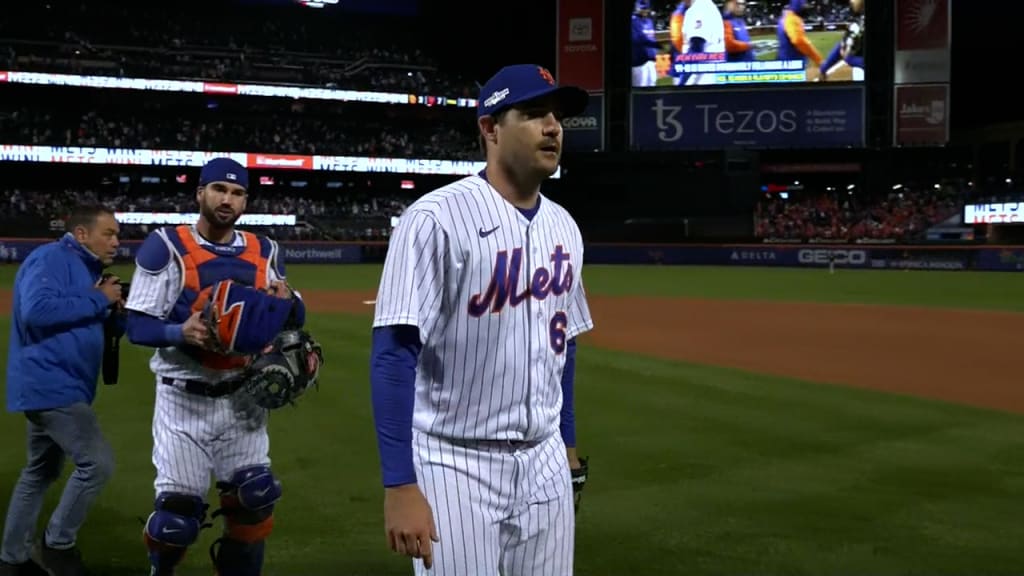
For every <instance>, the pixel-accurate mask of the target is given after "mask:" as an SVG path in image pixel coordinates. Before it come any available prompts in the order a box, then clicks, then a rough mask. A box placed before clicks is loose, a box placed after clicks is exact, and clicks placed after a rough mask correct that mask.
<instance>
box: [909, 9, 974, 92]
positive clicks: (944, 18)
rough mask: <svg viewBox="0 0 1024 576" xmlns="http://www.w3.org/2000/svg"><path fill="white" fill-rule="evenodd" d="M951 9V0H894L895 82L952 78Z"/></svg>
mask: <svg viewBox="0 0 1024 576" xmlns="http://www.w3.org/2000/svg"><path fill="white" fill-rule="evenodd" d="M971 9H972V10H973V9H974V8H971ZM951 11H952V0H895V17H894V18H893V20H894V25H895V27H896V30H895V34H896V42H895V44H896V46H895V50H896V53H895V55H894V58H893V64H894V77H893V81H894V82H895V83H896V84H920V83H928V82H949V80H950V41H951V38H952V27H951V23H952V18H951V17H950V16H951Z"/></svg>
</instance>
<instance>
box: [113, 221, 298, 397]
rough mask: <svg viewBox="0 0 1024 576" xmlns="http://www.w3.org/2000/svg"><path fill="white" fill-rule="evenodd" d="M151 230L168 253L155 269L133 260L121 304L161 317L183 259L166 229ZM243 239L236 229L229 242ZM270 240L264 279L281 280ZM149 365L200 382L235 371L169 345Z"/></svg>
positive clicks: (174, 295) (177, 288) (180, 283)
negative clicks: (213, 367)
mask: <svg viewBox="0 0 1024 576" xmlns="http://www.w3.org/2000/svg"><path fill="white" fill-rule="evenodd" d="M191 232H192V237H193V238H195V240H196V242H198V243H199V244H200V245H206V246H209V245H211V243H210V242H208V241H207V240H206V239H204V238H203V237H202V236H201V235H200V234H199V233H197V232H196V230H195V227H192V229H191ZM154 234H155V235H156V236H157V237H158V238H160V240H162V241H163V242H164V243H165V244H166V245H167V249H168V251H170V254H171V257H170V259H169V260H168V262H167V264H166V265H164V266H163V268H160V269H158V270H146V269H145V268H143V267H142V266H140V265H139V264H138V263H137V262H136V266H135V272H134V273H133V274H132V285H131V291H130V293H129V294H128V301H127V302H126V303H125V308H127V309H128V310H135V311H137V312H142V313H144V314H149V315H150V316H155V317H157V318H160V319H161V320H164V319H166V318H167V315H168V314H170V313H171V309H172V308H174V303H175V302H176V301H177V300H178V297H179V296H180V295H181V291H182V289H183V288H184V285H185V277H184V274H183V273H182V270H183V269H184V263H183V261H182V258H181V255H180V254H178V252H177V250H176V249H175V247H174V244H173V243H172V242H171V241H170V240H168V239H167V232H166V229H164V228H160V229H157V230H154V231H153V232H151V233H150V236H152V235H154ZM245 243H246V239H245V236H244V235H242V234H238V233H236V234H235V237H234V240H232V242H231V245H232V246H245ZM270 243H271V246H272V251H271V256H270V263H271V265H269V266H267V282H268V283H269V282H271V281H274V280H282V278H280V277H279V275H278V273H277V258H278V246H277V243H276V242H274V241H273V240H270ZM296 295H297V296H298V292H296ZM149 368H150V370H152V371H153V373H154V374H156V375H157V376H164V377H167V378H177V379H181V380H201V381H204V382H216V381H218V380H223V379H227V378H231V377H234V376H236V375H237V374H238V372H239V371H238V370H234V371H215V370H210V369H209V368H206V367H204V366H202V365H200V364H199V363H198V362H197V361H196V360H195V359H194V358H192V357H190V356H189V355H187V354H185V352H183V351H181V350H180V349H178V348H177V347H173V346H172V347H166V348H157V349H156V351H155V352H154V353H153V356H152V358H151V359H150V361H149Z"/></svg>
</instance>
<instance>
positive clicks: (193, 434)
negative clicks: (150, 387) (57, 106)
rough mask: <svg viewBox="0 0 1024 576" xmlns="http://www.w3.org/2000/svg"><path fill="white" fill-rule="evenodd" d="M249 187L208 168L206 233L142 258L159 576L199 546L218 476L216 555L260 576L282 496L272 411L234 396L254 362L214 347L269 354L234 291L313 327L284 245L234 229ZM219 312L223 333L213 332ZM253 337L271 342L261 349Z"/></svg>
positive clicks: (149, 248)
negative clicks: (273, 303)
mask: <svg viewBox="0 0 1024 576" xmlns="http://www.w3.org/2000/svg"><path fill="white" fill-rule="evenodd" d="M248 185H249V182H248V174H247V172H246V169H245V168H244V167H242V166H241V165H240V164H238V163H237V162H235V161H233V160H231V159H229V158H216V159H213V160H211V161H210V162H209V163H207V164H206V165H205V166H204V167H203V168H202V171H201V173H200V177H199V187H198V189H197V191H196V199H197V200H198V203H199V220H198V222H196V224H195V225H193V226H177V227H169V228H161V229H158V230H155V231H153V232H151V233H150V234H149V235H148V236H147V237H146V239H145V241H144V242H143V243H142V245H141V247H140V248H139V251H138V254H137V255H136V262H135V264H136V269H135V273H134V275H133V277H132V290H131V292H130V295H129V297H128V301H127V303H126V308H127V309H128V310H129V317H128V337H129V340H130V341H132V342H133V343H135V344H140V345H144V346H149V347H153V348H155V349H156V350H155V352H154V354H153V356H152V359H151V360H150V369H151V370H152V371H153V372H154V373H155V375H156V406H155V414H154V417H153V464H154V465H155V467H156V481H155V483H154V487H155V489H156V501H155V504H154V508H155V509H154V511H153V512H152V514H150V516H149V519H148V520H147V522H146V526H145V528H144V540H145V543H146V546H147V549H148V552H149V559H150V564H151V566H152V567H151V574H152V575H160V576H166V575H170V574H173V573H174V568H175V566H176V565H177V564H178V563H179V562H180V561H181V559H182V557H183V556H184V554H185V551H186V549H187V547H188V546H190V545H191V544H193V543H194V542H195V541H196V540H197V539H198V536H199V530H200V527H201V526H202V524H203V522H204V520H205V518H206V511H207V509H208V505H207V504H205V503H204V500H205V499H204V496H205V494H206V493H207V490H208V489H209V483H210V474H211V472H212V473H213V475H214V476H215V477H216V479H217V486H218V488H219V489H220V494H221V497H220V509H219V510H217V511H216V512H215V513H214V516H218V515H224V517H225V530H224V535H223V537H222V538H220V539H219V540H218V541H217V542H215V543H214V549H211V556H212V557H213V558H214V564H215V567H216V570H217V574H219V575H220V576H257V575H258V574H260V571H261V567H262V564H263V550H264V540H265V539H266V538H267V536H268V535H269V534H270V532H271V529H272V527H273V509H274V505H275V503H276V501H277V500H278V499H279V498H280V496H281V486H280V483H279V482H278V481H277V480H276V479H275V477H274V475H273V473H272V472H271V469H270V458H269V440H268V437H267V429H266V418H267V414H266V411H265V410H263V409H261V408H260V407H259V406H256V405H254V404H253V403H251V402H246V397H245V395H244V394H241V393H239V390H238V389H239V388H240V386H241V384H240V382H241V381H240V380H239V374H240V373H241V372H242V371H243V368H244V366H245V363H246V356H243V355H241V354H236V353H231V351H230V350H222V349H220V348H218V347H216V346H215V345H214V342H215V341H220V342H221V343H224V342H228V343H230V344H231V345H237V344H238V343H240V342H241V341H243V340H246V341H249V342H250V343H251V342H253V341H254V340H255V341H256V342H267V341H269V340H270V339H272V338H273V337H274V332H275V331H276V328H275V329H274V330H270V329H266V328H254V327H253V326H247V325H246V321H247V319H251V318H254V317H256V316H259V315H260V314H257V308H256V306H254V304H255V303H256V301H255V300H254V301H253V302H250V301H245V302H244V303H243V300H240V299H236V298H233V297H231V294H232V293H233V292H234V290H232V284H237V285H241V286H243V287H251V288H252V289H256V290H267V291H270V292H272V293H273V295H275V296H278V297H281V298H286V297H288V296H294V298H291V300H292V302H293V305H294V306H293V308H292V309H291V310H289V311H288V313H289V314H292V315H293V316H295V318H293V320H294V322H295V323H296V324H299V325H301V324H302V323H303V322H304V318H305V307H304V305H303V304H302V300H301V298H299V297H298V294H295V293H292V292H291V289H290V288H289V287H288V286H287V284H285V269H284V262H283V260H282V259H281V256H280V254H279V251H278V246H277V244H276V243H275V242H274V241H273V240H270V239H268V238H266V237H262V236H257V235H255V234H252V233H249V232H240V231H236V230H235V228H234V225H235V222H236V221H237V220H238V218H239V217H241V215H242V213H243V211H244V210H245V206H246V200H247V188H248ZM245 298H246V299H247V300H251V297H250V296H246V297H245ZM211 309H212V310H213V311H214V313H213V315H215V316H218V317H219V322H218V323H217V324H216V325H214V324H211V323H210V322H209V320H210V318H209V316H210V310H211ZM263 312H266V310H264V311H263ZM261 314H262V313H261ZM277 325H280V323H279V322H278V323H277V324H276V325H275V326H277ZM253 330H264V331H265V332H267V333H266V334H263V335H261V336H260V337H259V338H256V337H255V335H254V334H253V333H252V332H253Z"/></svg>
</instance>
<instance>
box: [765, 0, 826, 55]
mask: <svg viewBox="0 0 1024 576" xmlns="http://www.w3.org/2000/svg"><path fill="white" fill-rule="evenodd" d="M806 6H807V0H789V6H787V7H786V8H784V9H783V10H782V14H781V15H780V16H779V22H778V25H777V26H776V35H777V36H778V38H779V54H778V59H779V60H800V61H805V59H806V58H810V59H811V62H813V63H814V68H815V69H817V68H818V67H820V66H821V53H820V52H818V49H817V48H815V47H814V44H812V43H811V41H810V39H808V38H807V32H806V31H805V30H804V19H803V17H802V16H800V13H801V12H802V11H803V10H804V8H806Z"/></svg>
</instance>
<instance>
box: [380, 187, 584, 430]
mask: <svg viewBox="0 0 1024 576" xmlns="http://www.w3.org/2000/svg"><path fill="white" fill-rule="evenodd" d="M582 266H583V240H582V237H581V235H580V231H579V227H578V226H577V225H576V222H575V221H574V220H573V218H572V216H570V215H569V213H568V212H567V211H566V210H565V209H564V208H562V207H561V206H559V205H558V204H556V203H555V202H553V201H551V200H550V199H549V198H547V197H545V196H542V197H541V202H540V207H539V209H538V211H537V214H536V215H535V216H534V217H533V219H532V221H531V220H528V219H527V218H526V217H525V216H524V215H523V214H521V213H520V212H519V211H518V210H517V209H516V208H515V207H514V206H513V205H512V204H510V203H509V202H507V201H506V200H505V199H504V198H502V196H501V195H500V194H499V193H498V192H497V191H496V190H495V189H494V188H493V187H491V185H490V184H489V183H487V181H486V180H484V179H483V178H480V177H479V176H470V177H466V178H463V179H461V180H459V181H457V182H454V183H452V184H449V185H447V186H444V187H442V188H439V189H437V190H435V191H432V192H430V193H428V194H426V195H424V196H423V197H422V198H420V199H419V200H417V201H416V202H414V203H413V204H412V205H411V206H409V208H408V209H407V210H406V211H405V213H404V214H403V215H402V217H401V219H400V220H399V223H398V226H397V227H396V228H395V230H394V233H393V235H392V238H391V242H390V246H389V248H388V254H387V258H386V261H385V264H384V272H383V275H382V278H381V283H380V286H379V288H378V294H377V303H376V311H375V317H374V324H373V325H374V327H379V326H387V325H399V324H410V325H413V326H417V327H418V328H419V330H420V339H421V341H422V343H423V350H422V352H421V353H420V357H419V364H418V366H417V370H416V400H415V409H414V413H413V427H414V428H416V429H417V430H420V431H423V432H427V433H429V434H433V435H437V436H443V437H449V438H463V439H509V440H539V439H543V438H546V437H548V436H550V435H551V434H554V433H556V432H557V431H558V423H559V412H560V411H561V407H562V388H561V378H562V369H563V368H564V366H565V354H564V350H565V343H566V341H567V340H568V339H569V338H573V337H575V336H577V335H578V334H580V333H582V332H585V331H587V330H589V329H591V328H592V327H593V325H594V324H593V320H592V319H591V317H590V310H589V308H588V306H587V299H586V294H585V292H584V289H583V277H582V274H581V271H582Z"/></svg>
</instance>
